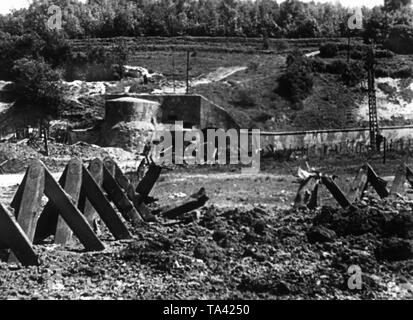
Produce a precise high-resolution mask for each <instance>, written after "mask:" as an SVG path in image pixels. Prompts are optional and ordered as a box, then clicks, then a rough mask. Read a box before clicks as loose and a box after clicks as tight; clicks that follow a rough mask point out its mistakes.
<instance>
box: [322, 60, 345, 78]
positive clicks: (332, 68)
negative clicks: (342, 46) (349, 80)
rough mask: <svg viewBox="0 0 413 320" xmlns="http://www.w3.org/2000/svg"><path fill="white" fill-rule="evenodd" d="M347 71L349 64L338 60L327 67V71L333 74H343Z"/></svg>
mask: <svg viewBox="0 0 413 320" xmlns="http://www.w3.org/2000/svg"><path fill="white" fill-rule="evenodd" d="M346 69H347V62H346V61H344V60H342V59H337V60H334V61H333V62H331V63H330V64H328V65H327V66H326V71H327V72H328V73H333V74H343V73H344V72H345V71H346Z"/></svg>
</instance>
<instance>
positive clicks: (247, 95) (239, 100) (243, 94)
mask: <svg viewBox="0 0 413 320" xmlns="http://www.w3.org/2000/svg"><path fill="white" fill-rule="evenodd" d="M232 102H233V103H234V104H236V105H239V106H241V107H244V108H251V107H254V106H255V104H256V99H255V96H254V92H252V90H250V89H247V88H241V89H238V90H237V92H236V93H235V95H234V98H233V100H232Z"/></svg>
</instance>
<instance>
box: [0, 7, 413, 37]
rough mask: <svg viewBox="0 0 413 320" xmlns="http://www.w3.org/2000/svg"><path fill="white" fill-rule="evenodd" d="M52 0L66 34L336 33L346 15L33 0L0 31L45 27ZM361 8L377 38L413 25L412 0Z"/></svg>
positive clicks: (323, 10) (319, 10) (337, 10)
mask: <svg viewBox="0 0 413 320" xmlns="http://www.w3.org/2000/svg"><path fill="white" fill-rule="evenodd" d="M51 4H53V5H57V6H59V7H60V8H61V9H62V15H63V19H62V33H64V35H65V37H68V38H96V37H97V38H109V37H117V36H165V37H168V36H209V37H214V36H231V37H238V36H239V37H262V36H264V37H274V38H285V37H287V38H307V37H311V38H314V37H341V36H346V35H347V32H348V30H347V20H348V17H349V15H350V14H349V12H348V9H347V8H346V7H343V6H342V5H340V4H339V3H335V4H333V3H315V2H309V3H304V2H301V1H299V0H286V1H284V2H280V3H278V2H277V1H275V0H255V1H253V0H89V1H88V2H87V3H82V2H78V1H77V0H53V1H51V0H35V1H34V2H33V3H32V4H31V5H30V7H29V8H27V9H21V10H17V11H14V12H12V13H10V14H7V15H2V16H0V31H3V32H6V33H9V34H11V35H23V34H25V33H28V32H36V33H37V34H43V33H46V32H47V26H46V22H47V20H48V19H49V18H50V12H49V13H48V8H49V7H50V5H51ZM362 12H363V18H364V19H363V22H364V27H365V32H369V33H370V34H372V35H374V36H375V37H377V38H380V37H382V36H383V34H385V33H386V32H387V31H388V28H389V26H391V25H395V24H405V25H410V26H413V11H412V8H411V0H384V2H383V5H382V6H377V7H374V8H372V9H369V8H366V7H363V8H362Z"/></svg>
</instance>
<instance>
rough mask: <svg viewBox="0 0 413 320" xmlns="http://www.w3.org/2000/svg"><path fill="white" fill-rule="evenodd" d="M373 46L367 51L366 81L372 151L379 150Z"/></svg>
mask: <svg viewBox="0 0 413 320" xmlns="http://www.w3.org/2000/svg"><path fill="white" fill-rule="evenodd" d="M374 64H375V59H374V48H373V45H372V46H371V48H370V50H369V51H368V53H367V61H366V68H367V81H368V98H369V129H370V145H371V148H372V150H373V151H380V145H378V143H377V142H378V140H377V138H378V136H379V124H378V119H377V104H376V89H375V81H374V80H375V79H374Z"/></svg>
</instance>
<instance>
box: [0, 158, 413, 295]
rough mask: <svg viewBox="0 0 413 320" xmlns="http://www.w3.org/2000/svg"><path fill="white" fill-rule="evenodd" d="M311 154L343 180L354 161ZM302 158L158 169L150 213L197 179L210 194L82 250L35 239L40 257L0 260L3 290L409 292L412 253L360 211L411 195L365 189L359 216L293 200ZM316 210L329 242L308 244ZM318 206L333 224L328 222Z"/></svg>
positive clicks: (402, 205) (5, 192) (382, 168)
mask: <svg viewBox="0 0 413 320" xmlns="http://www.w3.org/2000/svg"><path fill="white" fill-rule="evenodd" d="M395 158H396V159H393V160H389V161H388V163H387V165H382V164H380V163H379V160H378V159H376V160H372V163H373V165H374V166H375V168H377V171H378V172H379V173H380V175H382V176H391V175H392V173H394V171H395V168H396V165H397V163H398V162H399V159H398V158H397V157H395ZM310 163H311V164H313V165H314V164H316V165H317V166H319V167H320V168H321V170H323V171H325V172H328V173H332V172H335V173H336V174H338V175H339V176H340V180H339V181H338V183H339V184H340V185H341V186H342V187H343V189H345V186H346V181H350V180H351V179H352V177H354V175H355V173H356V172H357V168H358V166H360V165H361V164H362V159H341V160H340V159H339V160H337V159H335V160H331V161H312V162H310ZM302 164H303V163H302V161H295V162H294V161H291V162H285V163H279V162H274V161H272V160H266V161H265V163H263V166H262V167H263V170H262V172H261V173H260V174H259V175H258V176H253V177H252V176H245V175H241V174H240V173H239V168H235V167H214V168H205V167H203V168H175V170H173V171H165V172H164V174H163V175H162V176H161V178H160V179H159V181H158V183H157V184H156V186H155V189H154V192H153V194H152V195H153V196H154V197H156V198H159V201H158V203H157V204H155V205H152V209H154V212H156V211H157V209H158V208H159V206H163V205H171V204H173V203H174V202H175V201H177V200H179V199H181V198H183V197H185V195H191V194H192V193H194V192H196V191H197V190H198V189H199V188H200V187H205V188H206V190H207V195H208V196H209V197H210V200H209V201H208V203H207V205H206V206H205V207H204V208H202V209H200V210H197V211H195V212H192V213H189V214H187V215H185V216H183V217H182V218H181V219H180V220H173V221H171V220H164V219H163V218H162V217H159V216H158V217H159V222H157V223H151V224H149V225H145V226H141V227H139V228H133V227H132V226H130V225H129V226H128V227H129V229H130V230H131V231H132V232H133V234H134V238H133V239H132V240H127V241H115V240H114V239H113V238H112V236H111V235H110V234H109V233H108V232H107V231H106V230H105V229H104V230H103V234H102V235H101V238H102V239H103V240H104V242H105V246H106V249H105V250H104V251H102V252H83V249H82V247H81V246H80V245H79V244H78V243H77V244H74V245H73V246H69V247H59V246H57V245H54V244H51V241H50V243H49V244H47V243H45V244H42V245H36V246H35V250H36V252H37V253H38V254H39V255H40V259H41V265H40V266H38V267H29V268H21V267H19V266H16V265H10V264H6V263H5V262H0V298H1V299H3V298H11V299H15V298H17V299H220V298H222V299H234V298H241V299H341V298H344V299H372V298H378V299H411V298H412V297H413V287H412V284H413V281H412V274H413V260H412V259H410V260H402V261H388V260H383V259H382V258H381V257H380V255H379V254H377V250H378V248H380V246H381V245H382V242H383V241H384V240H383V239H384V238H385V237H389V235H384V233H383V232H382V231H383V230H381V229H380V228H381V227H380V226H381V224H372V221H373V220H370V216H369V215H368V214H370V213H368V214H367V216H363V215H364V214H365V212H370V211H371V212H373V213H372V215H375V213H374V212H375V211H374V210H371V208H376V209H377V210H379V214H381V215H383V216H385V217H387V218H391V215H392V214H393V215H398V214H399V213H403V212H404V213H407V214H410V216H411V204H412V202H411V201H410V200H408V199H404V200H403V201H402V200H400V201H399V202H397V203H396V204H393V203H391V202H381V201H378V200H377V199H375V198H371V199H366V200H365V201H364V202H362V203H360V208H361V209H360V212H358V211H357V212H356V213H355V214H354V217H356V218H357V219H360V220H357V219H356V220H355V221H347V220H345V219H347V218H342V217H341V216H339V213H338V211H337V210H336V209H334V208H330V207H323V208H321V209H318V210H315V211H309V210H304V209H292V206H291V203H292V201H293V199H294V195H295V192H296V190H297V187H298V184H296V183H294V182H295V181H296V178H295V177H294V176H293V173H295V172H296V170H297V168H298V166H299V165H302ZM60 170H61V168H60V169H59V170H57V171H60ZM54 171H56V170H54ZM130 176H131V178H133V173H131V174H130ZM0 179H1V176H0ZM346 179H347V180H346ZM390 180H391V179H390ZM16 188H17V185H12V186H7V187H0V195H1V198H2V201H3V203H5V204H8V203H9V201H10V200H11V197H12V195H13V193H14V191H15V190H16ZM321 198H322V201H323V204H325V205H332V206H334V207H337V205H336V204H335V202H334V201H331V196H329V195H328V193H326V192H325V191H323V193H322V195H321ZM363 208H364V209H366V208H367V209H368V210H367V211H366V210H364V209H363ZM369 208H370V209H369ZM389 208H397V210H393V211H392V210H391V209H389ZM363 210H364V211H363ZM369 210H370V211H369ZM394 211H395V212H394ZM320 215H322V217H324V218H322V219H321V220H320V219H318V220H317V221H319V222H318V223H319V224H321V225H323V224H324V225H328V226H329V228H331V229H334V231H336V233H337V236H336V237H334V238H333V239H332V240H331V241H330V242H318V243H310V242H309V238H308V232H309V230H310V229H311V227H312V226H313V225H315V224H316V222H315V221H316V220H314V218H315V217H316V216H318V217H320ZM326 216H329V217H333V218H334V219H336V220H334V219H333V220H334V221H333V222H334V223H336V224H335V225H329V224H328V223H330V224H331V221H329V220H328V219H327V220H326V219H325V217H326ZM323 219H324V220H323ZM340 219H342V220H340ZM343 219H344V220H343ZM320 221H321V222H320ZM386 221H387V220H386ZM351 223H353V225H351ZM366 225H368V226H367V227H366ZM349 226H351V228H350V227H349ZM360 228H361V231H360ZM50 240H52V239H50ZM350 265H358V266H360V268H361V270H362V272H363V277H362V280H363V285H362V289H361V290H350V289H349V288H348V286H347V281H348V278H349V277H350V275H349V274H347V270H348V267H349V266H350Z"/></svg>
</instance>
